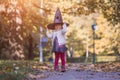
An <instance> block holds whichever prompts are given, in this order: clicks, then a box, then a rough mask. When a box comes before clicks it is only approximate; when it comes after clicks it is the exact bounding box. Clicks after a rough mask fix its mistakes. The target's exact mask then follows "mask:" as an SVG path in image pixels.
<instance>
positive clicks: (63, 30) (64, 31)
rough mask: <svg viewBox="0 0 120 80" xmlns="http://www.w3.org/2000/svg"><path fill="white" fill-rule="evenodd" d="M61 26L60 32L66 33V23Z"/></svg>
mask: <svg viewBox="0 0 120 80" xmlns="http://www.w3.org/2000/svg"><path fill="white" fill-rule="evenodd" d="M62 27H63V29H62V33H66V32H67V25H66V24H65V23H64V24H63V26H62Z"/></svg>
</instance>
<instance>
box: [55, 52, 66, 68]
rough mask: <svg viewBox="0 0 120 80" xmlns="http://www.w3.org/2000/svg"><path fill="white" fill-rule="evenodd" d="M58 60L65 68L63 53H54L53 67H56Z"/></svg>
mask: <svg viewBox="0 0 120 80" xmlns="http://www.w3.org/2000/svg"><path fill="white" fill-rule="evenodd" d="M59 58H60V59H61V64H62V66H63V67H65V53H60V52H55V62H54V66H56V67H57V66H58V61H59Z"/></svg>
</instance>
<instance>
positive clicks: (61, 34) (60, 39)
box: [46, 24, 67, 45]
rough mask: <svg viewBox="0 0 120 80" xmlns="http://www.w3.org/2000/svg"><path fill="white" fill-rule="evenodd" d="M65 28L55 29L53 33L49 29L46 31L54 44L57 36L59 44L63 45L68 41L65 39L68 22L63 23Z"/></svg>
mask: <svg viewBox="0 0 120 80" xmlns="http://www.w3.org/2000/svg"><path fill="white" fill-rule="evenodd" d="M62 27H63V28H62V29H61V30H59V31H53V32H52V33H50V32H49V31H48V30H47V32H46V35H47V36H48V37H49V38H52V45H53V42H54V39H55V37H57V39H58V44H59V45H63V44H65V43H66V40H65V33H66V31H67V25H66V24H63V26H62Z"/></svg>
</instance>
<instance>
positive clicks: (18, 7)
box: [0, 0, 120, 62]
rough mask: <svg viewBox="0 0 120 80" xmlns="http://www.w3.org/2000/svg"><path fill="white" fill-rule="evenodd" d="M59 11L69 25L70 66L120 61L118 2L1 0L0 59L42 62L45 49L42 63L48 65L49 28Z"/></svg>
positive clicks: (49, 51)
mask: <svg viewBox="0 0 120 80" xmlns="http://www.w3.org/2000/svg"><path fill="white" fill-rule="evenodd" d="M57 7H59V8H60V10H61V14H62V17H63V21H64V22H67V23H69V24H70V25H69V27H68V31H67V33H66V39H67V44H66V46H67V47H68V51H67V52H66V56H67V61H68V62H86V61H87V62H92V60H93V59H94V58H95V60H96V62H104V61H120V34H119V32H120V1H119V0H0V59H1V60H39V56H40V48H41V45H42V54H43V61H44V62H46V61H49V60H50V58H51V56H53V54H52V53H51V47H52V46H51V39H48V38H47V37H46V25H47V24H49V23H52V22H53V19H54V15H55V11H56V9H57ZM93 25H95V28H94V29H93V27H94V26H93Z"/></svg>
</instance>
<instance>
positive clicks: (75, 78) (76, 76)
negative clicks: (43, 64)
mask: <svg viewBox="0 0 120 80" xmlns="http://www.w3.org/2000/svg"><path fill="white" fill-rule="evenodd" d="M86 66H87V65H86ZM86 66H85V65H84V66H79V65H72V66H70V67H69V66H68V68H67V71H66V72H64V73H62V72H55V71H53V70H51V71H49V70H46V71H44V72H43V73H42V75H41V74H39V75H41V77H39V78H37V79H36V80H120V72H114V71H102V70H100V69H97V70H95V68H94V69H93V67H94V66H93V65H89V66H88V67H87V68H83V67H86Z"/></svg>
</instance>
